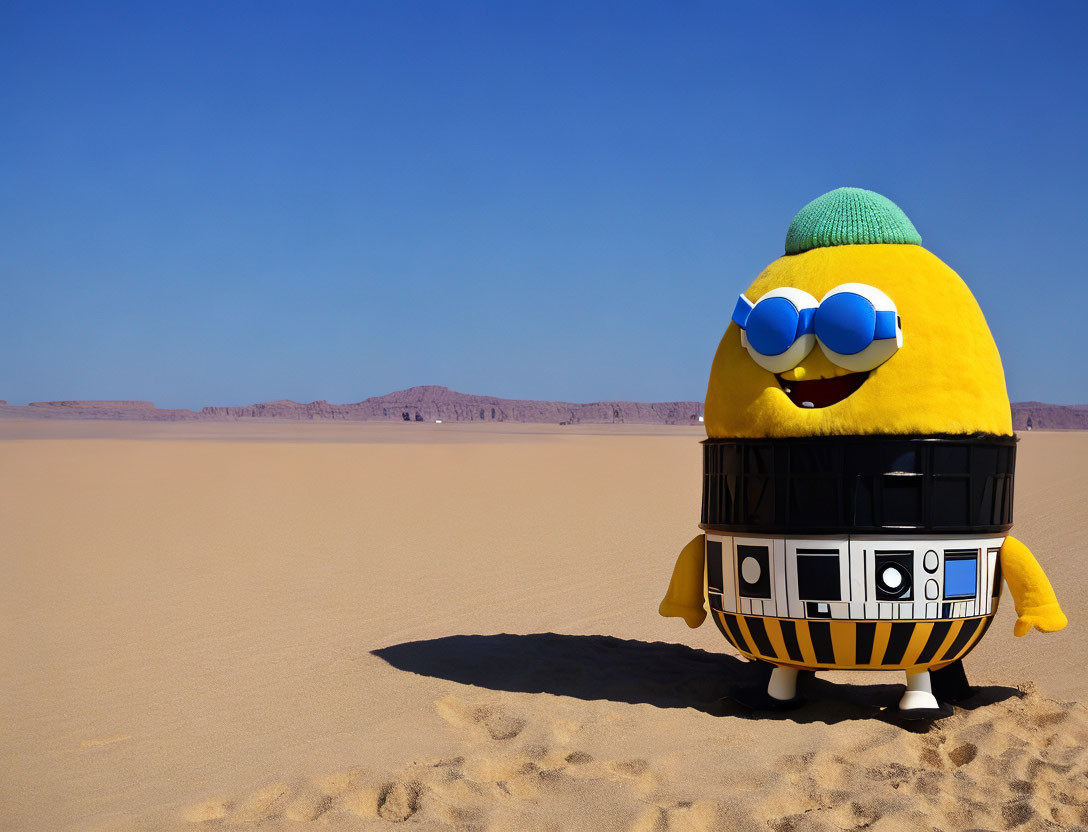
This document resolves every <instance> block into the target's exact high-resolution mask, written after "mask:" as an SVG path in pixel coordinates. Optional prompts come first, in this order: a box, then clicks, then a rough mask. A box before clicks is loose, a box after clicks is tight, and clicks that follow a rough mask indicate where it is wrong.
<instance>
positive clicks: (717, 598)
mask: <svg viewBox="0 0 1088 832" xmlns="http://www.w3.org/2000/svg"><path fill="white" fill-rule="evenodd" d="M706 597H707V598H708V599H709V600H710V608H711V609H712V610H721V611H724V610H725V604H723V603H722V594H721V593H720V592H714V590H709V591H708V592H707V594H706Z"/></svg>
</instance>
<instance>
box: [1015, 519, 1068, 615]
mask: <svg viewBox="0 0 1088 832" xmlns="http://www.w3.org/2000/svg"><path fill="white" fill-rule="evenodd" d="M1000 558H1001V572H1002V574H1003V575H1004V576H1005V583H1007V584H1008V585H1009V592H1011V593H1012V600H1013V603H1014V604H1015V605H1016V614H1017V615H1018V616H1019V618H1017V619H1016V625H1015V626H1014V627H1013V630H1012V632H1013V635H1015V636H1022V635H1026V634H1027V633H1028V631H1029V630H1031V628H1032V627H1035V629H1037V630H1041V631H1042V632H1044V633H1052V632H1054V631H1056V630H1060V629H1062V628H1063V627H1065V625H1066V624H1068V623H1069V619H1067V618H1066V617H1065V613H1064V612H1062V608H1061V607H1060V606H1059V605H1058V599H1057V597H1056V596H1055V595H1054V589H1053V587H1051V586H1050V581H1048V580H1047V577H1046V573H1045V572H1043V567H1041V566H1040V565H1039V561H1037V560H1036V559H1035V556H1034V555H1033V554H1032V553H1031V550H1030V549H1029V548H1028V547H1027V546H1025V545H1024V544H1023V543H1021V542H1020V541H1019V540H1017V539H1016V538H1015V537H1006V538H1005V542H1004V543H1003V544H1002V546H1001V554H1000Z"/></svg>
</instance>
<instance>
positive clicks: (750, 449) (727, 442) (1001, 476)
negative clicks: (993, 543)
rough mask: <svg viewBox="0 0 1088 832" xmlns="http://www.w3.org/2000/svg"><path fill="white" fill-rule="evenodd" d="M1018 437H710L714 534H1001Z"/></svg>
mask: <svg viewBox="0 0 1088 832" xmlns="http://www.w3.org/2000/svg"><path fill="white" fill-rule="evenodd" d="M1016 442H1017V440H1016V437H1013V436H992V435H977V436H947V437H940V436H933V437H898V436H836V437H801V438H790V439H707V440H706V441H704V442H703V510H702V517H701V525H702V526H703V527H704V528H706V529H712V530H716V531H722V532H732V533H746V532H747V533H751V532H758V533H763V534H767V533H790V534H796V533H809V534H833V533H844V532H853V533H858V532H877V533H880V532H889V531H893V532H894V531H904V530H906V531H910V532H912V533H923V532H942V533H968V534H969V533H982V534H986V533H994V532H1004V531H1007V530H1008V529H1009V527H1010V526H1011V525H1012V490H1013V474H1014V470H1015V466H1016Z"/></svg>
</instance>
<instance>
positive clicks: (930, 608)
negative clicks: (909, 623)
mask: <svg viewBox="0 0 1088 832" xmlns="http://www.w3.org/2000/svg"><path fill="white" fill-rule="evenodd" d="M939 607H940V605H939V604H926V618H936V617H937V613H938V611H939Z"/></svg>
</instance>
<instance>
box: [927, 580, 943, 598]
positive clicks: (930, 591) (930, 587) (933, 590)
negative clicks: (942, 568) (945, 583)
mask: <svg viewBox="0 0 1088 832" xmlns="http://www.w3.org/2000/svg"><path fill="white" fill-rule="evenodd" d="M940 591H941V589H940V587H938V586H937V582H936V581H935V580H933V579H932V578H930V579H929V580H928V581H926V600H927V601H936V600H937V595H939V594H940Z"/></svg>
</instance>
